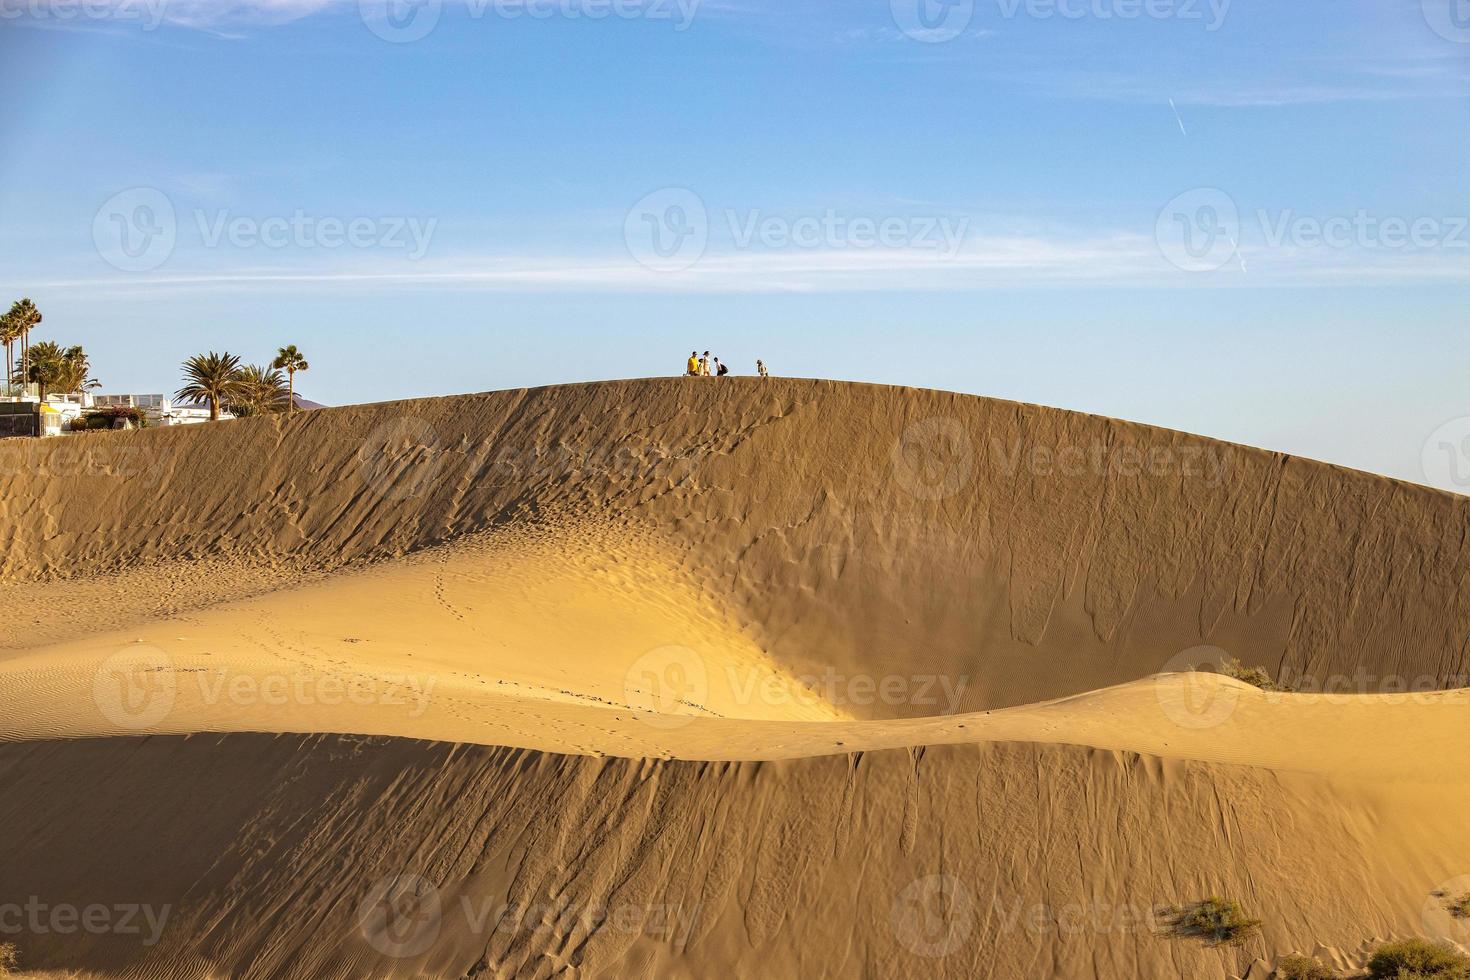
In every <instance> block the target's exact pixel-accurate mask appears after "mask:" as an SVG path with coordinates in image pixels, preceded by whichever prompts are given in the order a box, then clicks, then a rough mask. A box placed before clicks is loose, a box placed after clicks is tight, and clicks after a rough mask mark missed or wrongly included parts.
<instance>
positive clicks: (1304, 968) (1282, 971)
mask: <svg viewBox="0 0 1470 980" xmlns="http://www.w3.org/2000/svg"><path fill="white" fill-rule="evenodd" d="M1272 976H1273V977H1275V980H1337V974H1336V973H1333V972H1332V971H1331V970H1329V969H1327V967H1325V966H1323V965H1322V964H1321V963H1318V962H1317V961H1316V960H1314V959H1309V958H1307V957H1305V956H1288V957H1286V958H1285V959H1284V960H1282V961H1281V963H1280V964H1279V965H1278V966H1277V967H1276V972H1275V973H1273V974H1272Z"/></svg>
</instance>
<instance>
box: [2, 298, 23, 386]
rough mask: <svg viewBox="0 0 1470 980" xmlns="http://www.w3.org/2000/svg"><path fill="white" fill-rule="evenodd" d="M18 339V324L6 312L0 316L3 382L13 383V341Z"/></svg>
mask: <svg viewBox="0 0 1470 980" xmlns="http://www.w3.org/2000/svg"><path fill="white" fill-rule="evenodd" d="M19 339H20V324H18V323H16V320H15V317H13V316H11V315H10V314H9V313H6V314H5V315H3V316H0V343H3V344H5V383H6V384H7V385H12V384H15V342H16V341H17V340H19Z"/></svg>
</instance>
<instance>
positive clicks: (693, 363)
mask: <svg viewBox="0 0 1470 980" xmlns="http://www.w3.org/2000/svg"><path fill="white" fill-rule="evenodd" d="M684 373H685V374H687V375H688V376H689V377H691V378H695V377H698V376H699V351H697V350H692V351H690V352H689V366H688V367H686V368H685V369H684Z"/></svg>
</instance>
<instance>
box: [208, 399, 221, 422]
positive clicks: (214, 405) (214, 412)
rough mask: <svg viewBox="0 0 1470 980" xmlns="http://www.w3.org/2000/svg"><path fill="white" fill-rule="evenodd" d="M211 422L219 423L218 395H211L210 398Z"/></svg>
mask: <svg viewBox="0 0 1470 980" xmlns="http://www.w3.org/2000/svg"><path fill="white" fill-rule="evenodd" d="M209 421H211V422H218V421H219V396H218V395H210V396H209Z"/></svg>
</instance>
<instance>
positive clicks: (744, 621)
mask: <svg viewBox="0 0 1470 980" xmlns="http://www.w3.org/2000/svg"><path fill="white" fill-rule="evenodd" d="M1467 524H1470V502H1467V501H1465V500H1463V499H1461V498H1457V497H1453V496H1451V495H1448V494H1442V493H1438V492H1435V491H1430V490H1426V489H1423V488H1418V487H1413V486H1409V485H1406V484H1402V483H1396V482H1394V481H1391V480H1387V479H1384V478H1380V477H1374V476H1371V475H1368V474H1363V473H1357V472H1353V471H1348V470H1343V469H1340V468H1336V467H1332V466H1328V465H1325V464H1321V463H1314V462H1311V461H1307V460H1301V459H1296V458H1291V457H1285V456H1282V455H1279V454H1273V453H1269V452H1265V451H1261V450H1254V449H1248V448H1244V447H1238V446H1231V445H1228V444H1224V443H1219V442H1214V441H1211V440H1207V439H1202V438H1199V437H1195V436H1189V435H1185V434H1182V433H1176V432H1169V431H1165V430H1160V429H1155V428H1150V427H1147V426H1142V425H1135V424H1131V423H1124V422H1118V421H1113V420H1108V419H1101V418H1096V417H1091V416H1085V415H1079V414H1075V413H1068V412H1063V411H1059V410H1054V409H1044V408H1038V407H1035V406H1028V405H1018V404H1014V403H1007V402H1000V401H995V400H990V399H982V398H974V397H970V396H962V395H955V394H948V393H942V392H931V391H916V390H909V389H896V388H880V387H873V386H863V385H847V384H838V383H831V382H817V381H784V380H781V381H777V380H773V381H770V382H760V381H755V380H733V379H725V380H721V381H705V380H701V379H675V380H658V381H633V382H616V383H608V384H600V385H578V386H568V387H560V388H548V389H537V390H530V391H514V392H496V393H490V394H484V395H472V396H462V397H458V398H446V399H432V400H424V401H415V402H402V403H394V404H385V405H370V406H359V407H354V408H347V409H332V410H323V411H318V412H312V413H309V414H303V415H298V416H292V417H267V418H262V419H250V420H243V421H240V422H232V423H228V424H223V425H216V426H209V427H198V428H191V429H168V430H157V431H142V432H135V433H106V434H100V435H97V436H88V437H78V438H69V439H65V440H51V441H47V442H40V443H33V442H20V443H11V444H4V445H0V542H3V544H4V549H3V557H0V595H3V603H4V608H5V609H6V610H7V612H8V613H9V615H7V616H5V617H0V716H3V717H4V719H5V723H4V728H3V730H0V742H3V743H4V744H0V772H4V773H5V774H6V778H5V786H6V789H5V792H4V793H3V794H0V820H3V821H4V825H5V826H7V827H8V828H12V830H13V833H14V834H15V836H16V839H17V840H19V841H21V842H23V845H22V846H21V847H18V848H12V849H10V850H8V851H7V852H5V853H4V854H3V856H0V930H3V928H4V927H5V924H6V922H7V921H9V920H7V919H6V918H5V914H6V911H7V909H9V908H11V907H12V906H13V907H15V908H17V909H24V908H26V907H27V903H32V904H38V905H39V906H42V907H44V908H45V909H48V910H55V909H57V908H70V907H83V906H85V905H87V904H88V903H89V902H91V903H94V904H95V903H101V904H104V905H107V906H108V907H109V908H114V909H115V908H116V907H119V906H124V905H126V906H129V907H131V908H133V909H134V912H135V916H136V915H139V914H142V913H143V912H151V913H153V921H154V923H155V924H156V926H157V928H156V929H155V930H153V931H152V932H151V933H150V932H143V933H140V932H133V931H123V930H121V929H119V928H116V923H115V922H113V923H111V925H112V926H113V927H112V928H108V929H105V930H102V931H100V932H95V933H93V932H88V933H86V934H85V935H80V934H78V933H77V932H76V931H75V930H73V931H72V932H70V933H63V932H61V931H60V930H58V929H56V928H54V927H53V928H47V927H45V917H44V915H42V919H40V920H32V919H26V920H25V921H26V923H27V924H26V926H25V927H24V928H22V929H21V930H20V931H19V934H18V935H17V936H16V937H15V941H16V942H18V943H19V944H20V946H21V949H22V952H23V954H24V956H25V957H26V960H25V962H26V964H27V965H28V966H32V967H36V968H43V969H84V970H89V971H94V972H96V973H97V974H98V975H102V976H137V977H180V978H194V977H205V976H216V975H217V976H239V977H272V978H274V977H303V978H307V977H311V978H315V977H344V978H345V977H367V976H371V977H402V978H409V977H423V976H428V977H491V976H495V977H512V976H516V977H519V976H556V975H573V976H588V977H591V976H619V977H624V976H649V977H654V976H657V977H664V976H691V977H693V976H711V975H729V976H762V977H764V976H798V975H799V976H832V977H864V976H875V975H881V976H909V975H912V976H956V977H960V976H966V977H968V976H993V977H1017V978H1030V977H1043V976H1059V977H1092V976H1098V977H1104V976H1106V977H1113V976H1136V977H1174V976H1189V977H1203V978H1221V980H1224V978H1227V977H1251V978H1253V980H1262V978H1264V977H1265V976H1266V975H1267V972H1268V970H1269V968H1270V965H1271V963H1272V962H1273V961H1274V960H1275V958H1277V957H1279V956H1280V955H1283V954H1285V953H1287V952H1291V951H1302V952H1313V951H1320V952H1321V953H1322V955H1323V957H1324V958H1325V959H1328V960H1331V961H1333V962H1334V963H1336V964H1337V965H1340V966H1347V965H1349V964H1354V963H1360V962H1361V959H1362V953H1363V950H1364V944H1365V943H1368V942H1369V941H1371V940H1373V939H1375V938H1380V937H1386V936H1400V935H1412V934H1417V933H1426V932H1427V933H1431V934H1434V935H1443V936H1445V937H1446V938H1449V939H1452V940H1455V941H1458V942H1465V941H1470V934H1467V935H1460V934H1459V933H1460V932H1461V931H1465V930H1464V928H1463V924H1462V923H1460V922H1459V921H1458V920H1455V919H1453V917H1450V916H1448V915H1447V914H1445V915H1441V914H1440V913H1441V912H1442V911H1443V909H1442V908H1440V906H1439V905H1436V902H1437V901H1439V900H1438V899H1436V897H1435V893H1436V891H1437V890H1441V889H1443V888H1446V887H1453V883H1455V882H1457V881H1459V880H1460V879H1461V877H1463V876H1465V875H1470V843H1467V842H1465V841H1464V840H1463V839H1462V838H1463V834H1461V833H1460V832H1459V829H1460V828H1459V825H1458V824H1459V821H1457V819H1456V814H1457V813H1459V812H1460V810H1461V808H1462V807H1463V805H1464V804H1465V803H1466V802H1470V780H1467V779H1466V777H1464V776H1463V775H1461V774H1460V773H1459V771H1458V767H1450V766H1447V765H1446V763H1445V760H1446V759H1454V758H1457V757H1458V756H1459V755H1460V754H1461V750H1462V749H1464V748H1466V747H1470V733H1467V731H1466V729H1465V727H1464V725H1463V718H1464V712H1465V710H1466V706H1467V699H1470V694H1467V692H1466V691H1464V690H1461V689H1462V688H1465V687H1467V686H1470V685H1467V683H1466V681H1465V680H1464V679H1463V677H1464V675H1465V674H1466V672H1467V667H1466V657H1467V653H1470V644H1467V643H1466V636H1467V635H1470V624H1467V619H1470V596H1467V595H1466V590H1465V588H1464V586H1463V582H1464V576H1463V574H1462V569H1463V568H1464V566H1465V558H1466V551H1465V549H1466V548H1467V547H1470V544H1467V542H1470V534H1467V533H1466V531H1467V530H1470V528H1467ZM1226 656H1230V657H1234V658H1238V659H1239V660H1240V661H1241V662H1243V663H1244V664H1245V665H1247V666H1260V667H1264V668H1266V670H1267V671H1268V672H1269V673H1270V674H1271V675H1272V677H1273V678H1275V679H1276V680H1278V681H1281V682H1283V684H1285V685H1287V686H1291V687H1299V688H1301V689H1302V690H1300V691H1291V692H1283V691H1262V690H1259V689H1257V688H1256V687H1253V686H1250V685H1246V684H1243V683H1241V682H1239V681H1236V680H1232V679H1229V678H1225V677H1221V676H1218V675H1216V674H1211V673H1201V672H1183V673H1181V671H1189V668H1190V667H1192V666H1195V665H1210V666H1215V667H1219V666H1220V665H1221V663H1222V661H1223V659H1224V658H1225V657H1226ZM98 842H106V845H105V848H104V846H103V845H102V844H100V843H98ZM1467 880H1470V879H1467ZM1447 883H1449V884H1447ZM1465 890H1466V891H1467V892H1470V885H1467V886H1466V888H1465ZM1212 894H1221V895H1228V896H1230V897H1233V898H1236V899H1238V900H1240V901H1241V902H1242V903H1243V904H1244V905H1245V906H1247V907H1248V908H1249V910H1250V911H1251V912H1252V914H1254V915H1256V916H1257V917H1259V918H1261V919H1263V922H1264V924H1263V926H1262V929H1261V932H1260V934H1259V935H1258V936H1255V937H1253V938H1252V939H1251V940H1250V941H1249V942H1248V943H1247V944H1246V945H1245V946H1242V947H1239V948H1233V947H1232V948H1209V947H1207V946H1205V945H1203V944H1201V943H1198V942H1191V941H1186V940H1182V939H1177V938H1171V937H1170V936H1169V935H1167V932H1168V930H1167V922H1166V920H1167V914H1166V913H1165V911H1164V909H1165V908H1166V906H1168V905H1170V904H1183V903H1189V902H1193V901H1199V900H1201V899H1203V898H1206V897H1208V896H1210V895H1212ZM1440 904H1441V905H1442V902H1441V903H1440ZM164 910H167V912H166V914H165V913H164ZM27 914H29V913H27ZM37 914H41V913H37ZM36 921H41V922H42V927H41V928H35V927H34V924H35V922H36ZM139 921H141V922H144V923H145V924H146V923H147V922H148V921H149V920H148V916H147V915H142V918H141V919H139ZM855 923H856V924H859V925H858V927H857V928H854V924H855ZM149 936H152V937H153V939H152V941H144V939H146V938H148V937H149ZM5 938H6V936H5V935H3V934H0V940H4V939H5Z"/></svg>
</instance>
